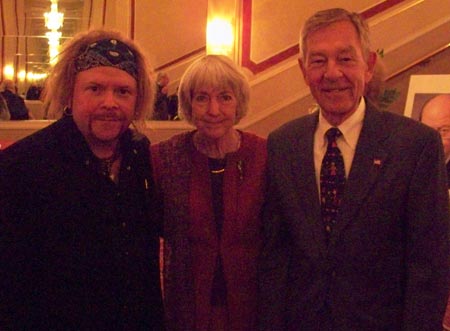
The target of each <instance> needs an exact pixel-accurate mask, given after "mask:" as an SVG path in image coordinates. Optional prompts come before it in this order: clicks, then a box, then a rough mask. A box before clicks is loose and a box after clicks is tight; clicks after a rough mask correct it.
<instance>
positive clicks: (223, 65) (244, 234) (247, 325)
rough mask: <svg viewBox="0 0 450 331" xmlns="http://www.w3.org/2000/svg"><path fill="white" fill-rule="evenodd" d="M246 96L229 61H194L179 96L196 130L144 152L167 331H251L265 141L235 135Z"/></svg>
mask: <svg viewBox="0 0 450 331" xmlns="http://www.w3.org/2000/svg"><path fill="white" fill-rule="evenodd" d="M249 94H250V88H249V84H248V81H247V79H246V77H245V76H244V75H243V74H242V72H241V71H240V70H239V68H238V67H237V66H236V65H235V64H234V63H233V62H232V61H231V60H230V59H228V58H227V57H225V56H221V55H207V56H205V57H203V58H201V59H200V60H198V61H196V62H194V63H193V64H192V65H191V66H190V67H189V68H188V69H187V71H186V72H185V73H184V75H183V77H182V78H181V83H180V87H179V92H178V97H179V102H180V103H179V109H180V110H181V113H182V114H183V116H184V118H185V119H186V120H187V121H188V122H189V123H191V124H192V125H193V126H195V130H193V131H190V132H187V133H182V134H180V135H177V136H174V137H172V138H171V139H169V140H168V141H164V142H161V143H160V144H157V145H154V146H152V159H153V165H154V174H155V178H156V184H157V188H158V189H159V191H160V193H161V194H162V197H163V207H164V271H163V272H164V275H163V277H164V300H165V309H166V327H167V330H170V331H220V330H233V331H249V330H256V301H257V299H256V293H257V281H256V259H257V256H258V255H259V251H260V247H261V224H260V217H259V212H260V208H261V205H262V202H263V192H264V187H265V180H264V178H265V168H266V142H265V140H264V139H262V138H260V137H258V136H256V135H254V134H251V133H247V132H243V131H241V130H237V129H236V128H235V127H234V126H235V125H236V124H237V123H238V122H239V121H240V120H241V119H242V118H243V117H244V116H245V114H246V113H247V109H248V103H249Z"/></svg>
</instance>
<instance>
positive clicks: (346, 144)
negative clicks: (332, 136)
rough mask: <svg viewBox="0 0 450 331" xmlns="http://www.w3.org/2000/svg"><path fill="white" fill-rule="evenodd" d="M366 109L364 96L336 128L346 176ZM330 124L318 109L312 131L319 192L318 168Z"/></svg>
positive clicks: (325, 147)
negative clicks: (339, 134) (339, 133)
mask: <svg viewBox="0 0 450 331" xmlns="http://www.w3.org/2000/svg"><path fill="white" fill-rule="evenodd" d="M365 111H366V103H365V101H364V98H361V101H360V103H359V105H358V108H357V109H356V111H355V112H354V113H353V114H352V115H351V116H350V117H349V118H347V119H346V120H345V121H344V122H343V123H341V124H340V125H339V126H338V127H337V128H338V129H339V130H340V131H341V133H342V135H341V136H340V137H339V138H337V140H336V143H337V145H338V147H339V149H340V150H341V154H342V157H343V159H344V166H345V177H346V178H348V175H349V173H350V169H351V167H352V162H353V157H354V156H355V150H356V145H357V143H358V139H359V134H360V133H361V129H362V126H363V120H364V114H365ZM331 127H332V125H331V124H330V123H328V121H327V120H326V119H325V117H323V115H322V111H319V123H318V124H317V128H316V132H315V133H314V167H315V170H316V181H317V187H318V190H319V193H320V168H321V166H322V159H323V157H324V156H325V152H326V151H327V144H328V140H327V138H326V136H325V133H326V132H327V130H328V129H329V128H331Z"/></svg>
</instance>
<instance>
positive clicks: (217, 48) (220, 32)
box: [206, 18, 234, 57]
mask: <svg viewBox="0 0 450 331" xmlns="http://www.w3.org/2000/svg"><path fill="white" fill-rule="evenodd" d="M233 30H234V29H233V24H232V23H231V22H230V21H228V20H226V19H224V18H214V19H212V20H211V21H209V22H208V24H207V27H206V53H207V54H222V55H227V56H229V57H232V55H233V49H234V33H233Z"/></svg>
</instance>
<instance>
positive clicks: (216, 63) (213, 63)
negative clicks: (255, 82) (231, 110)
mask: <svg viewBox="0 0 450 331" xmlns="http://www.w3.org/2000/svg"><path fill="white" fill-rule="evenodd" d="M205 87H209V88H218V89H221V88H227V89H228V88H229V89H231V90H232V91H233V93H234V95H235V96H236V100H237V107H236V123H235V124H237V123H239V121H240V120H241V119H242V118H243V117H244V116H245V115H246V114H247V112H248V107H249V101H250V85H249V83H248V80H247V77H245V75H244V74H243V72H242V71H241V70H240V69H239V67H238V66H237V65H236V64H235V63H234V62H233V61H231V59H229V58H228V57H226V56H224V55H206V56H204V57H202V58H201V59H199V60H197V61H195V62H194V63H192V64H191V65H190V66H189V67H188V68H187V70H186V72H185V73H184V74H183V76H182V77H181V81H180V86H179V88H178V100H179V107H178V109H179V113H181V114H182V115H183V118H185V119H186V120H187V121H188V122H189V123H191V124H192V96H193V93H194V92H195V91H197V90H198V89H200V88H205Z"/></svg>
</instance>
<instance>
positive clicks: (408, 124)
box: [260, 9, 449, 331]
mask: <svg viewBox="0 0 450 331" xmlns="http://www.w3.org/2000/svg"><path fill="white" fill-rule="evenodd" d="M300 45H301V54H300V59H299V63H300V68H301V70H302V72H303V76H304V78H305V81H306V83H307V84H308V85H309V87H310V90H311V93H312V95H313V96H314V98H315V99H316V101H317V103H318V105H319V107H320V110H319V111H317V112H315V113H313V114H310V115H307V116H305V117H303V118H300V119H297V120H294V121H292V122H290V123H287V124H285V125H284V126H282V127H281V128H279V129H277V130H276V131H274V132H273V133H271V134H270V136H269V139H268V149H269V161H268V164H269V169H268V171H269V178H268V179H269V191H268V198H267V203H266V206H265V210H264V222H265V223H264V232H265V236H266V243H265V247H264V251H263V253H262V255H261V263H260V290H261V292H260V295H261V298H260V303H261V304H260V326H261V330H274V331H285V330H289V331H294V330H295V331H297V330H302V331H331V330H333V331H354V330H359V331H360V330H363V331H369V330H370V331H382V330H383V331H400V330H410V331H411V330H417V331H419V330H420V331H425V330H429V331H436V330H440V329H441V327H442V326H441V325H442V317H443V314H444V309H445V304H446V300H447V294H448V278H447V277H448V253H449V251H448V248H449V247H448V246H449V245H448V243H449V241H448V239H449V238H448V231H449V211H448V192H447V184H446V171H445V166H444V153H443V148H442V143H441V141H440V138H439V135H438V133H437V132H436V131H435V130H432V129H430V128H428V127H426V126H425V125H422V124H420V123H418V122H416V121H413V120H411V119H407V118H404V117H400V116H398V115H395V114H392V113H389V112H380V111H378V110H377V109H376V108H375V107H374V106H373V105H371V104H370V103H369V102H367V101H366V100H365V99H364V97H363V96H364V92H365V91H366V87H367V83H368V82H369V81H370V79H371V78H372V75H373V68H374V65H375V62H376V55H375V53H373V52H371V51H370V42H369V31H368V26H367V24H366V23H365V22H364V21H363V20H362V19H361V18H360V16H359V15H357V14H355V13H350V12H348V11H346V10H344V9H330V10H325V11H321V12H318V13H316V14H315V15H313V16H312V17H311V18H309V19H308V20H307V21H306V23H305V25H304V28H303V31H302V35H301V42H300Z"/></svg>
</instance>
